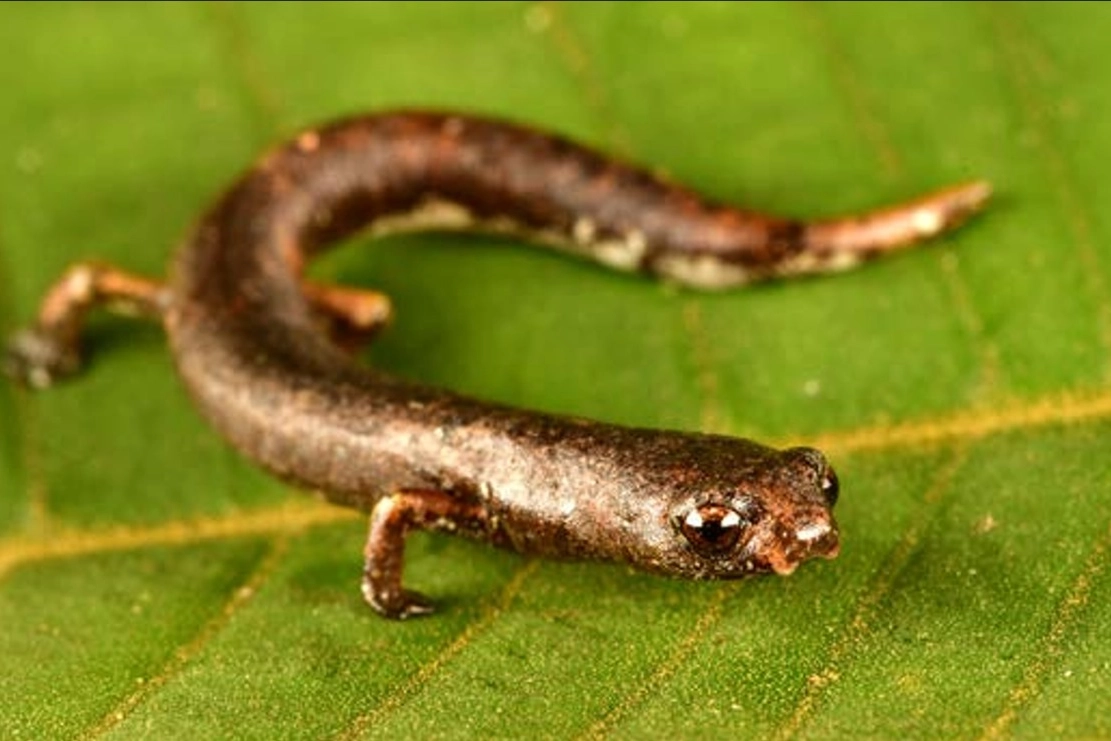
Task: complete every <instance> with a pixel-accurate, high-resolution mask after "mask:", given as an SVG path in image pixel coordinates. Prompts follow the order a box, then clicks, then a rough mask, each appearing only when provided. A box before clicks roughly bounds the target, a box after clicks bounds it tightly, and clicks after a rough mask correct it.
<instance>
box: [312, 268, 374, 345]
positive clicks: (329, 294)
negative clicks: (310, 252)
mask: <svg viewBox="0 0 1111 741" xmlns="http://www.w3.org/2000/svg"><path fill="white" fill-rule="evenodd" d="M302 290H303V291H304V293H305V297H306V298H307V299H308V300H309V303H310V304H312V307H313V309H315V310H316V312H317V314H318V315H319V316H320V317H321V318H323V319H324V320H325V321H326V322H327V324H328V327H327V328H328V331H329V332H330V333H331V336H332V340H333V341H334V342H335V343H336V344H337V345H339V346H340V347H343V348H345V349H346V350H348V351H351V352H354V351H356V350H358V349H359V348H360V347H361V346H362V345H364V344H366V343H367V342H369V341H370V340H371V339H373V338H374V336H375V335H377V334H378V332H380V331H381V330H382V329H384V328H385V327H386V326H387V325H389V323H390V320H391V319H392V318H393V305H392V304H391V303H390V298H389V296H387V295H386V294H384V293H379V292H377V291H367V290H361V289H356V288H346V287H343V286H334V285H327V284H323V283H313V282H311V281H305V282H304V283H303V284H302Z"/></svg>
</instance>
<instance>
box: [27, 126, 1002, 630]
mask: <svg viewBox="0 0 1111 741" xmlns="http://www.w3.org/2000/svg"><path fill="white" fill-rule="evenodd" d="M987 193H988V190H987V186H986V185H984V184H982V183H973V184H970V185H966V186H961V187H958V188H953V189H950V190H946V191H941V192H939V193H937V194H934V195H932V196H928V197H926V198H923V199H921V200H919V201H915V202H912V203H909V204H906V205H904V206H901V207H897V208H893V209H889V210H886V211H879V212H875V213H873V214H868V215H864V216H861V217H856V218H849V219H839V220H832V221H825V222H816V223H804V222H798V221H792V220H788V219H778V218H771V217H767V216H762V215H759V214H754V213H751V212H744V211H740V210H737V209H735V208H732V207H728V206H723V205H718V204H714V203H710V202H707V201H705V200H704V199H702V198H700V197H699V196H697V195H696V194H694V193H693V192H691V191H689V190H687V189H685V188H682V187H680V186H677V185H674V184H671V183H668V182H666V181H664V180H662V179H660V178H658V177H656V176H653V175H651V174H648V173H647V172H645V171H643V170H639V169H637V168H634V167H631V166H628V165H625V164H621V163H617V162H615V161H613V160H610V159H608V158H605V157H603V156H602V155H599V154H596V153H594V152H592V151H590V150H587V149H584V148H582V147H580V146H578V145H576V144H573V143H571V142H568V141H566V140H564V139H560V138H558V137H553V136H549V135H546V134H542V133H539V132H536V131H534V130H532V129H527V128H523V127H518V126H514V125H511V124H508V123H504V122H498V121H491V120H482V119H475V118H469V117H464V116H459V115H453V114H436V113H423V112H403V113H394V114H385V115H380V116H371V117H363V118H356V119H351V120H347V121H342V122H338V123H335V124H331V125H329V126H327V127H324V128H321V129H318V130H310V131H307V132H305V133H303V134H302V135H300V136H299V137H297V138H296V139H295V140H293V141H291V142H290V143H288V144H286V145H284V146H281V147H279V148H277V149H275V150H274V151H272V152H270V153H269V154H268V155H267V156H266V157H264V158H263V159H262V160H261V161H260V162H259V163H258V164H257V165H256V166H255V167H253V168H252V169H250V170H249V171H248V172H247V173H246V174H244V175H243V177H242V178H241V179H239V181H238V182H237V183H236V184H235V185H233V186H232V187H231V189H230V190H229V191H228V192H227V193H226V194H225V195H224V196H223V197H222V198H221V199H220V200H219V201H218V202H217V203H216V204H215V205H214V206H213V208H212V209H211V210H209V211H208V213H206V214H205V215H204V216H203V217H202V218H201V219H200V221H199V222H198V223H197V225H196V226H195V227H194V228H193V229H192V231H191V233H190V234H189V236H188V237H187V239H186V240H185V243H184V245H183V246H182V248H181V249H180V251H179V253H178V257H177V260H176V262H175V264H174V267H173V271H172V273H171V276H170V280H169V281H168V283H167V284H165V285H161V284H157V283H153V282H150V281H145V280H143V279H138V278H134V277H132V276H128V275H127V274H125V273H121V272H120V271H117V270H114V269H112V268H108V267H104V266H95V265H91V264H82V265H78V266H76V267H75V268H73V269H71V271H70V272H69V273H67V275H66V276H64V277H63V279H62V280H60V281H59V282H58V284H57V285H56V286H55V287H54V289H52V291H51V292H50V293H49V294H48V296H47V298H46V299H45V300H44V302H43V306H42V309H41V310H40V313H39V318H38V321H37V323H36V324H35V325H34V326H33V327H32V328H31V329H29V330H27V331H25V332H24V333H21V334H20V335H17V336H16V338H15V339H14V340H13V342H12V343H11V345H10V346H9V350H8V354H7V357H6V367H7V370H8V371H9V372H10V373H11V374H12V375H14V376H16V377H17V378H20V379H22V380H24V381H25V382H27V383H29V384H31V385H34V386H46V385H49V384H50V383H52V382H53V381H54V380H55V379H56V378H58V377H61V376H63V375H66V374H68V373H71V372H73V371H75V370H76V369H77V367H78V365H79V357H78V354H77V346H78V338H79V330H80V323H81V318H82V316H83V314H84V313H85V312H86V311H87V310H88V309H89V308H91V307H92V306H95V305H97V304H99V303H102V302H113V303H115V304H121V303H122V304H124V305H126V306H127V307H129V308H131V309H132V310H138V311H141V312H144V313H147V314H150V315H153V316H156V317H159V318H161V320H162V321H163V323H164V325H165V328H166V330H167V332H168V334H169V339H170V345H171V348H172V351H173V355H174V358H175V361H176V364H177V368H178V370H179V372H180V374H181V377H182V379H183V380H184V382H185V385H186V387H187V388H188V390H189V392H190V393H191V395H192V397H193V399H194V400H195V401H196V403H197V406H198V407H199V408H200V410H201V412H202V413H203V414H204V415H205V416H206V417H207V418H208V419H209V420H210V421H211V422H212V423H213V424H214V425H215V426H216V427H217V428H218V429H219V431H220V432H221V433H222V434H223V435H224V436H225V437H226V438H227V439H228V440H229V441H230V442H231V443H232V444H233V445H234V446H235V447H236V448H238V449H239V450H241V451H242V452H243V453H245V454H246V455H248V456H250V457H251V458H252V459H254V460H255V461H257V462H258V463H260V464H262V465H263V466H265V467H266V468H267V469H269V470H270V471H272V472H273V473H275V474H277V475H279V476H281V477H283V478H285V479H287V480H289V481H292V482H295V483H297V484H298V485H301V486H304V487H308V488H312V489H316V490H319V491H321V492H323V494H324V496H326V497H327V498H328V499H329V500H331V501H333V502H336V503H338V504H342V505H346V506H351V507H356V508H359V509H362V510H365V511H367V512H369V513H370V514H371V524H370V533H369V536H368V539H367V548H366V566H365V570H364V580H363V592H364V594H365V595H366V598H367V600H368V602H369V603H370V604H371V605H372V606H373V607H374V608H375V609H377V610H378V611H379V612H380V613H382V614H383V615H386V616H388V617H408V616H411V615H416V614H420V613H423V612H426V611H427V610H428V609H429V605H428V602H427V601H426V600H425V599H424V598H423V597H421V596H420V595H419V594H416V593H413V592H409V591H407V590H405V589H404V588H403V587H402V583H401V573H402V565H403V558H402V553H403V548H404V539H405V536H406V534H407V533H408V532H409V531H410V530H412V529H413V528H427V529H440V530H449V531H458V532H460V533H462V534H466V535H469V536H472V537H476V538H480V539H483V540H487V541H490V542H492V543H495V544H497V545H501V546H506V547H510V548H513V549H515V550H518V551H521V552H523V553H533V554H539V555H543V556H551V557H559V558H599V559H609V560H615V561H620V562H626V563H630V564H633V565H635V566H637V567H640V568H643V569H647V570H651V571H655V572H659V573H664V574H671V575H677V576H684V577H692V578H729V577H739V576H742V575H744V574H747V573H756V572H767V571H775V572H778V573H784V574H785V573H790V572H791V571H792V570H793V569H794V568H795V567H796V566H797V564H798V563H800V562H801V561H803V560H805V559H807V558H810V557H813V556H823V557H829V558H832V557H833V556H835V555H836V553H837V551H838V531H837V526H836V523H835V522H834V519H833V515H832V507H833V504H834V502H835V501H836V497H837V481H836V477H835V476H834V474H833V472H832V470H831V469H830V467H829V465H828V463H827V462H826V461H825V459H824V458H823V456H822V455H821V454H820V453H819V452H818V451H815V450H812V449H808V448H796V449H792V450H787V451H776V450H773V449H770V448H767V447H765V446H762V445H759V444H757V443H754V442H751V441H747V440H740V439H734V438H728V437H721V436H711V435H701V434H695V433H683V432H672V431H658V430H644V429H630V428H626V427H620V426H616V425H609V424H604V423H600V422H593V421H587V420H578V419H570V418H566V417H558V416H552V415H545V414H538V413H535V412H529V411H523V410H517V409H512V408H508V407H505V406H499V405H496V404H490V403H487V402H482V401H477V400H473V399H469V398H465V397H462V396H459V395H456V394H453V393H451V392H448V391H443V390H439V389H433V388H428V387H424V386H421V385H418V384H415V383H411V382H408V381H405V380H401V379H397V378H393V377H391V376H389V375H386V374H384V373H381V372H377V371H374V370H370V369H367V368H364V367H361V366H359V365H357V364H355V363H354V362H353V361H352V360H351V358H350V356H349V353H348V352H347V351H346V350H345V349H342V348H341V346H340V344H339V343H337V342H335V341H334V340H335V336H334V335H335V334H337V332H333V335H332V336H330V335H329V333H328V332H326V331H321V320H322V318H323V319H326V320H327V321H328V323H329V324H331V326H332V329H333V330H337V331H338V334H339V335H343V334H345V333H346V334H347V336H348V338H349V339H350V337H351V336H352V335H355V336H366V335H369V334H371V333H373V332H374V331H375V330H377V329H378V328H380V327H381V326H382V325H383V324H384V323H385V321H386V320H387V319H388V316H389V306H388V302H387V301H386V299H385V298H384V297H382V296H380V295H378V294H373V293H370V292H362V291H353V290H350V289H340V288H334V287H321V286H316V285H313V284H308V283H306V282H304V281H303V280H302V278H301V273H302V268H303V265H304V262H305V261H306V260H307V259H308V258H310V257H311V256H312V255H313V254H315V253H317V252H319V251H320V250H323V249H325V248H327V247H329V246H330V245H333V244H335V243H336V242H337V241H339V240H342V239H343V238H345V237H348V236H350V235H351V234H353V233H354V232H356V231H359V230H367V229H369V230H370V231H372V232H382V231H388V230H396V229H419V228H449V229H485V230H491V231H497V232H504V233H512V234H517V235H521V236H525V237H529V238H531V239H532V240H534V241H537V242H540V243H543V244H549V245H554V246H557V247H561V248H564V249H568V250H570V251H572V252H575V253H579V254H582V255H586V256H588V257H591V258H594V259H597V260H599V261H601V262H604V263H607V264H609V265H611V266H614V267H618V268H622V269H627V270H639V271H644V272H649V273H655V274H657V275H661V276H663V277H665V278H669V279H672V280H675V281H678V282H682V283H687V284H690V285H694V286H697V287H711V288H713V287H724V286H730V285H737V284H740V283H743V282H745V281H749V280H754V279H759V278H765V277H771V276H778V275H788V274H794V273H802V272H820V271H827V270H832V269H838V268H843V267H847V266H849V265H851V264H853V263H855V262H858V261H860V260H861V259H864V258H867V257H871V256H874V255H876V254H879V253H881V252H885V251H890V250H892V249H895V248H897V247H900V246H903V245H905V244H909V243H911V242H913V241H915V240H917V239H920V238H922V237H925V236H930V235H932V234H935V233H937V232H939V231H941V230H943V229H946V228H949V227H951V226H953V225H954V224H956V223H958V222H959V221H961V220H962V219H963V218H965V217H966V216H967V215H969V214H970V213H972V212H973V211H975V210H976V209H977V208H979V207H980V205H981V204H982V203H983V201H984V200H985V198H986V197H987Z"/></svg>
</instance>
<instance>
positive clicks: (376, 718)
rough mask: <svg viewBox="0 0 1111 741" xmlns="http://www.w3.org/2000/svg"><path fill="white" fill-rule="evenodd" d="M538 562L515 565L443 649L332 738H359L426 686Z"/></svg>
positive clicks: (485, 626) (503, 607)
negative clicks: (498, 591)
mask: <svg viewBox="0 0 1111 741" xmlns="http://www.w3.org/2000/svg"><path fill="white" fill-rule="evenodd" d="M539 565H540V562H539V561H535V560H532V561H527V562H525V564H524V565H523V566H521V567H520V568H518V569H517V571H516V572H515V573H514V574H513V576H512V577H511V578H510V580H509V581H508V582H507V583H506V585H505V588H504V589H502V591H501V594H499V595H498V598H497V600H495V602H494V603H493V604H492V605H490V606H489V607H488V608H487V609H486V610H484V611H483V613H482V614H481V615H480V616H479V617H478V618H477V619H476V620H474V621H473V622H471V623H470V624H469V625H467V627H466V628H464V629H463V631H462V632H461V633H460V634H459V635H458V636H457V637H456V639H455V640H454V641H452V642H451V643H450V644H448V645H447V647H446V648H444V649H443V650H442V651H440V652H439V653H438V654H436V655H435V656H434V657H432V659H430V660H429V661H428V662H426V663H425V664H423V665H422V666H421V667H420V668H419V669H417V670H416V671H415V672H414V673H413V674H411V675H410V676H409V678H408V679H406V680H405V681H404V682H402V683H401V684H399V685H398V686H397V687H396V688H395V689H394V690H393V692H391V693H390V694H389V695H387V696H386V697H385V698H384V699H383V700H381V701H380V702H379V703H378V704H377V705H376V706H375V707H374V708H372V709H371V710H370V711H369V712H367V713H365V714H363V715H360V716H358V717H357V718H355V719H354V720H353V721H351V723H350V725H348V726H347V727H346V728H345V729H343V730H342V731H340V732H339V733H338V734H336V736H335V738H336V739H337V741H347V740H348V739H356V738H361V737H362V736H364V735H365V734H366V732H367V731H368V730H369V729H371V728H373V727H374V726H375V725H377V724H379V723H381V722H382V721H383V719H385V718H387V717H388V716H389V715H390V713H393V712H395V711H396V710H397V709H398V708H400V707H402V706H403V705H404V704H405V702H406V701H408V700H409V699H410V698H411V697H413V696H414V695H416V694H417V693H418V692H420V691H421V689H422V688H424V687H425V686H427V685H428V683H429V682H430V681H431V680H432V678H433V677H434V676H436V674H437V673H438V672H439V671H440V669H442V668H443V667H444V666H445V665H446V664H447V663H448V662H449V661H451V660H452V659H454V658H455V657H456V656H458V655H459V653H460V652H462V651H463V649H465V648H467V647H468V646H469V645H470V644H471V643H472V642H473V641H474V639H475V637H477V636H479V635H481V634H482V633H484V632H485V631H486V630H487V629H488V628H489V627H490V626H491V625H493V624H494V622H495V621H497V619H498V618H500V617H501V615H502V613H504V612H505V611H506V610H507V609H508V608H509V606H510V605H511V604H512V603H513V600H514V599H516V597H517V595H518V594H519V593H520V591H521V588H522V587H523V585H524V583H525V580H526V579H528V578H529V577H530V576H531V575H532V574H533V573H534V572H535V571H536V569H537V568H538V567H539Z"/></svg>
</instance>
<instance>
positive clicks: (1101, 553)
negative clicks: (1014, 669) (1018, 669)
mask: <svg viewBox="0 0 1111 741" xmlns="http://www.w3.org/2000/svg"><path fill="white" fill-rule="evenodd" d="M1109 548H1111V526H1109V527H1108V528H1107V529H1106V530H1105V531H1104V532H1103V534H1102V535H1101V536H1100V537H1099V538H1098V539H1097V540H1096V543H1095V545H1094V546H1092V550H1091V551H1090V552H1089V553H1088V557H1087V559H1085V561H1084V567H1083V568H1082V569H1081V570H1080V574H1079V575H1077V577H1076V579H1075V580H1074V581H1073V583H1072V584H1071V585H1070V586H1069V589H1068V591H1067V592H1065V596H1064V598H1062V600H1061V601H1060V603H1059V604H1058V605H1057V609H1056V612H1055V614H1054V617H1053V620H1052V622H1051V623H1050V624H1049V630H1047V631H1046V633H1045V635H1044V636H1043V637H1042V639H1041V640H1040V641H1039V642H1038V645H1037V646H1036V647H1035V649H1034V650H1033V651H1031V652H1030V660H1029V663H1027V665H1026V667H1025V669H1024V670H1023V672H1022V678H1021V679H1020V680H1019V682H1018V684H1016V685H1015V686H1014V687H1012V688H1011V691H1010V692H1009V693H1007V698H1006V700H1005V701H1004V703H1003V707H1002V709H1001V711H1000V713H999V715H997V716H996V717H995V718H993V719H992V720H991V722H990V723H988V725H987V727H985V728H984V731H983V733H982V734H981V735H980V738H981V739H984V740H985V741H986V740H987V739H999V738H1006V737H1007V736H1008V735H1009V734H1008V732H1009V729H1010V727H1011V726H1012V725H1013V724H1014V722H1015V720H1016V719H1017V718H1018V715H1019V713H1020V712H1022V710H1023V708H1025V707H1026V706H1027V705H1028V704H1029V703H1030V702H1031V701H1032V700H1033V699H1034V698H1035V697H1036V696H1037V695H1038V692H1039V691H1040V689H1041V688H1042V686H1043V685H1044V683H1045V679H1046V676H1047V675H1048V674H1049V672H1050V670H1051V669H1052V668H1053V667H1054V666H1055V665H1056V664H1057V662H1058V661H1059V660H1060V658H1061V655H1062V654H1063V653H1064V646H1063V644H1064V642H1065V639H1066V638H1067V637H1068V636H1069V634H1070V633H1071V632H1072V631H1073V630H1074V629H1075V628H1076V627H1077V624H1078V623H1079V622H1080V620H1081V619H1082V618H1083V613H1084V608H1085V607H1087V605H1088V601H1089V600H1088V598H1089V595H1090V594H1091V591H1092V583H1093V582H1095V581H1096V579H1098V578H1099V576H1100V574H1101V573H1102V572H1103V570H1104V569H1105V568H1106V566H1107V551H1108V549H1109Z"/></svg>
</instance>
